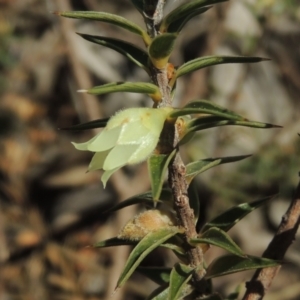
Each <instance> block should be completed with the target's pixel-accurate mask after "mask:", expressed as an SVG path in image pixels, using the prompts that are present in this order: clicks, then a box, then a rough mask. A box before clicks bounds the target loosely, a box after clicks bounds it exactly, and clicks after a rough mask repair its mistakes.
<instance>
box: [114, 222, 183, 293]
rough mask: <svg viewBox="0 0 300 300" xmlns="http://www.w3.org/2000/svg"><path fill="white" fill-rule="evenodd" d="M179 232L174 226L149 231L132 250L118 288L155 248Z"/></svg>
mask: <svg viewBox="0 0 300 300" xmlns="http://www.w3.org/2000/svg"><path fill="white" fill-rule="evenodd" d="M178 232H179V229H178V228H176V227H174V228H161V230H157V231H155V232H151V233H148V234H147V235H146V236H145V237H144V238H143V239H142V240H141V241H140V242H139V243H138V244H137V245H136V246H135V248H134V249H133V250H132V251H131V253H130V255H129V257H128V259H127V261H126V265H125V267H124V269H123V271H122V274H121V276H120V278H119V280H118V283H117V286H116V289H117V288H120V287H121V286H123V285H124V284H125V282H126V281H127V280H128V278H129V277H130V276H131V274H132V273H133V272H134V271H135V269H136V268H137V267H138V265H139V264H140V263H141V262H142V260H143V259H144V258H145V257H146V256H147V255H148V254H149V253H150V252H152V251H153V250H154V249H155V248H157V247H158V246H160V245H161V244H162V243H164V242H165V241H166V240H168V239H169V238H171V237H172V236H174V235H175V234H177V233H178Z"/></svg>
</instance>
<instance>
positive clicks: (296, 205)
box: [243, 182, 300, 300]
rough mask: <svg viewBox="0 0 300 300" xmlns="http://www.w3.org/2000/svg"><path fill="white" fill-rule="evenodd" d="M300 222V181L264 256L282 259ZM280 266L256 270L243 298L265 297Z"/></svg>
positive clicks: (256, 299)
mask: <svg viewBox="0 0 300 300" xmlns="http://www.w3.org/2000/svg"><path fill="white" fill-rule="evenodd" d="M299 223H300V182H299V184H298V187H297V189H296V194H295V197H294V199H293V201H292V202H291V205H290V207H289V208H288V210H287V212H286V214H285V215H284V216H283V217H282V220H281V224H280V225H279V228H278V230H277V233H276V234H275V236H274V238H273V240H272V241H271V243H270V244H269V246H268V248H267V249H266V251H265V252H264V254H263V257H266V258H271V259H275V260H282V259H283V257H284V255H285V253H286V251H287V250H288V248H289V246H290V245H291V244H292V242H293V241H294V239H295V235H296V232H297V230H298V227H299ZM279 270H280V266H278V267H273V268H265V269H262V270H258V271H256V273H255V274H254V276H253V278H252V279H251V281H250V282H247V284H246V287H247V290H246V293H245V295H244V298H243V300H260V299H263V297H264V295H265V292H266V290H267V289H268V288H269V287H270V285H271V283H272V281H273V279H274V277H275V276H276V274H277V273H278V272H279Z"/></svg>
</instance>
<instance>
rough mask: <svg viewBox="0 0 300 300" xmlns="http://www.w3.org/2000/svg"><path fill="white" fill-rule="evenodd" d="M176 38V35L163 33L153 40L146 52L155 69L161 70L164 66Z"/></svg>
mask: <svg viewBox="0 0 300 300" xmlns="http://www.w3.org/2000/svg"><path fill="white" fill-rule="evenodd" d="M176 38H177V34H175V33H163V34H161V35H158V36H156V37H155V38H154V39H153V41H152V43H151V44H150V46H149V50H148V51H149V56H150V59H151V61H152V63H153V65H154V66H155V67H156V68H158V69H162V68H164V67H165V66H166V64H167V63H168V60H169V57H170V55H171V53H172V50H173V47H174V44H175V41H176Z"/></svg>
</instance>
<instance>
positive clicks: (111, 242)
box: [93, 237, 137, 248]
mask: <svg viewBox="0 0 300 300" xmlns="http://www.w3.org/2000/svg"><path fill="white" fill-rule="evenodd" d="M136 243H137V242H134V241H129V240H123V239H119V238H117V237H114V238H110V239H107V240H105V241H101V242H98V243H96V244H94V245H93V247H94V248H107V247H115V246H124V245H125V246H126V245H135V244H136Z"/></svg>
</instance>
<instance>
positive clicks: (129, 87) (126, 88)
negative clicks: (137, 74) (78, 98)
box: [79, 82, 160, 95]
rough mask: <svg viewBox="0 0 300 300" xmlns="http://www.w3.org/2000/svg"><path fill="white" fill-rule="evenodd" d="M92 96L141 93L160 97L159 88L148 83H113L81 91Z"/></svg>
mask: <svg viewBox="0 0 300 300" xmlns="http://www.w3.org/2000/svg"><path fill="white" fill-rule="evenodd" d="M79 92H87V93H89V94H92V95H102V94H109V93H117V92H129V93H141V94H148V95H160V91H159V88H158V86H156V85H154V84H152V83H148V82H111V83H107V84H103V85H100V86H95V87H93V88H91V89H88V90H79Z"/></svg>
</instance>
